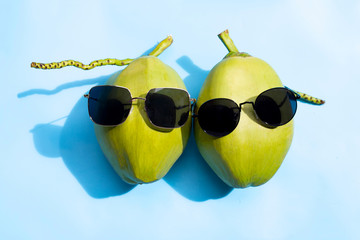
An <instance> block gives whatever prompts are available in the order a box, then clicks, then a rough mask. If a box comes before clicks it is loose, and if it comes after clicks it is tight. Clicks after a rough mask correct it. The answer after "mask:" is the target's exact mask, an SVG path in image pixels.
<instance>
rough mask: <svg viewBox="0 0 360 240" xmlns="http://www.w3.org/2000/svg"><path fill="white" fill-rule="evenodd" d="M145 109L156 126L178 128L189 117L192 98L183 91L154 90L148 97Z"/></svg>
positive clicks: (172, 89) (170, 89)
mask: <svg viewBox="0 0 360 240" xmlns="http://www.w3.org/2000/svg"><path fill="white" fill-rule="evenodd" d="M145 109H146V113H147V114H148V117H149V119H150V121H151V123H152V124H154V125H155V126H157V127H162V128H178V127H181V126H183V125H184V124H185V122H186V121H187V119H188V117H189V111H190V97H189V94H188V93H187V92H186V91H185V90H182V89H175V88H154V89H151V90H150V91H149V92H148V94H147V95H146V101H145Z"/></svg>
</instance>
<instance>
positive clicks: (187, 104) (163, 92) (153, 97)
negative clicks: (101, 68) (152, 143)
mask: <svg viewBox="0 0 360 240" xmlns="http://www.w3.org/2000/svg"><path fill="white" fill-rule="evenodd" d="M84 96H85V97H86V98H88V110H89V116H90V118H91V120H92V121H93V122H94V123H96V124H99V125H103V126H116V125H119V124H121V123H123V122H124V121H125V120H126V118H127V117H128V115H129V113H130V110H131V106H132V102H133V100H135V99H140V100H144V101H145V111H146V113H147V115H148V117H149V120H150V123H151V124H153V125H154V126H156V127H160V128H168V129H173V128H178V127H182V126H183V125H184V124H185V123H186V121H187V119H188V117H189V112H190V111H191V102H192V101H193V99H191V98H190V96H189V93H188V92H187V91H185V90H183V89H178V88H153V89H151V90H150V91H149V92H148V93H147V94H146V97H145V98H142V97H132V96H131V93H130V91H129V89H127V88H125V87H120V86H114V85H101V86H95V87H93V88H91V89H90V91H89V94H85V95H84Z"/></svg>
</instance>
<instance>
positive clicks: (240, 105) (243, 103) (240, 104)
mask: <svg viewBox="0 0 360 240" xmlns="http://www.w3.org/2000/svg"><path fill="white" fill-rule="evenodd" d="M245 104H251V105H252V106H253V107H254V103H253V102H242V103H239V108H240V110H241V107H242V105H245Z"/></svg>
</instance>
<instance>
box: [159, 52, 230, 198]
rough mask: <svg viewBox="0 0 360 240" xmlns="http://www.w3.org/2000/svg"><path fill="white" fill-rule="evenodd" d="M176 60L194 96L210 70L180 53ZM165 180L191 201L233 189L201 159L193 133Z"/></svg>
mask: <svg viewBox="0 0 360 240" xmlns="http://www.w3.org/2000/svg"><path fill="white" fill-rule="evenodd" d="M176 62H177V63H178V64H179V65H180V66H181V67H182V68H183V69H184V70H185V71H186V72H187V73H188V74H189V75H188V76H187V77H186V78H185V79H184V82H185V85H186V87H187V89H188V91H189V93H190V95H191V97H193V98H197V97H198V93H199V92H200V89H201V87H202V85H203V82H204V80H205V78H206V76H207V75H208V74H209V71H206V70H203V69H201V68H199V67H198V66H197V65H195V64H194V63H193V62H192V60H191V59H190V58H189V57H188V56H182V57H180V58H179V59H178V60H177V61H176ZM164 180H165V181H166V182H167V183H168V184H169V185H170V186H171V187H172V188H174V189H175V190H176V191H177V192H178V193H180V194H181V195H183V196H184V197H186V198H188V199H190V200H193V201H206V200H209V199H219V198H222V197H225V196H226V195H228V194H229V193H230V192H231V191H232V190H233V188H231V187H229V186H228V185H226V184H225V183H224V182H223V181H222V180H221V179H220V178H219V177H218V176H217V175H216V174H215V173H214V172H213V171H212V170H211V168H210V167H209V165H208V164H207V163H206V162H205V160H204V159H203V158H202V156H201V154H200V152H199V150H198V149H197V145H196V142H195V138H194V134H193V133H192V134H191V136H190V139H189V142H188V144H187V147H186V149H185V151H184V153H183V154H182V155H181V157H180V158H179V159H178V161H177V162H176V163H175V164H174V166H173V167H172V168H171V170H170V171H169V173H168V174H167V175H166V176H165V177H164Z"/></svg>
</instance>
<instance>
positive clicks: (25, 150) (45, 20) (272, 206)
mask: <svg viewBox="0 0 360 240" xmlns="http://www.w3.org/2000/svg"><path fill="white" fill-rule="evenodd" d="M359 26H360V2H359V1H351V0H349V1H340V0H339V1H336V0H315V1H311V0H302V1H301V0H290V1H285V0H282V1H281V0H276V1H265V0H263V1H229V0H224V1H213V0H207V1H185V0H183V1H181V0H176V1H160V0H156V1H2V0H1V1H0V33H1V35H0V36H1V38H0V39H1V40H0V78H1V84H2V88H1V90H2V91H1V101H0V106H1V107H0V116H1V119H0V123H1V137H0V141H1V142H0V144H1V145H0V146H1V152H2V156H1V158H0V238H1V239H36V240H38V239H76V240H79V239H354V240H355V239H360V233H359V226H360V219H359V216H360V175H359V169H360V161H359V157H358V151H359V149H360V137H359V136H360V127H359V123H358V119H359V117H360V116H359V113H358V112H359V97H358V96H359V93H358V92H359V90H358V88H359V86H360V74H359V67H360V31H359ZM225 29H229V31H230V35H231V37H232V38H233V40H234V42H235V43H236V45H237V47H238V48H239V49H240V50H241V51H246V52H248V53H250V54H251V55H253V56H256V57H259V58H262V59H263V60H265V61H267V62H268V63H269V64H270V65H271V66H272V67H273V68H274V69H275V70H276V72H277V73H278V74H279V76H280V78H281V79H282V81H283V83H284V84H285V85H287V86H289V87H291V88H293V89H296V90H299V91H303V92H307V93H309V94H312V95H315V96H318V97H321V98H324V99H325V100H326V104H325V105H324V106H321V107H318V106H313V105H309V104H303V103H300V104H299V107H298V112H297V115H296V117H295V135H294V139H293V143H292V146H291V148H290V151H289V153H288V155H287V157H286V158H285V160H284V163H283V165H282V166H281V168H280V169H279V171H278V172H277V173H276V175H275V176H274V177H273V178H272V179H271V180H270V181H269V182H268V183H266V184H265V185H263V186H260V187H256V188H248V189H232V188H229V187H227V186H226V185H225V184H224V183H223V182H222V181H221V180H220V179H219V178H217V176H216V175H215V174H214V173H213V172H212V171H211V169H210V168H209V167H208V166H207V164H206V163H205V162H204V160H203V159H202V158H201V156H200V154H199V152H198V150H197V148H196V144H195V140H194V138H193V136H192V137H191V139H190V142H189V144H188V146H187V148H186V150H185V152H184V154H183V155H182V156H181V158H180V159H179V160H178V162H177V163H176V164H175V165H174V166H173V168H172V169H171V171H170V172H169V173H168V175H166V177H165V178H164V179H163V180H160V181H158V182H155V183H152V184H147V185H142V186H135V187H134V186H130V185H127V184H125V183H124V182H122V181H121V180H120V178H119V177H118V176H117V175H116V174H115V173H114V171H113V170H112V168H111V167H110V165H109V164H108V163H107V161H106V159H105V158H104V156H103V154H102V152H101V150H100V148H99V146H98V144H97V141H96V138H95V135H94V132H93V125H92V122H91V121H90V120H89V118H88V115H87V109H86V99H84V98H83V97H82V95H83V94H84V93H85V92H87V91H88V90H89V89H90V88H91V87H92V86H94V85H97V84H101V83H104V82H105V81H106V80H107V79H108V78H109V77H110V76H111V74H113V73H115V72H117V71H119V70H122V69H123V68H121V67H115V66H107V67H101V68H96V69H93V70H91V71H82V70H79V69H76V68H72V67H69V68H64V69H61V70H51V71H42V70H36V69H31V68H30V63H31V62H32V61H39V62H52V61H61V60H64V59H76V60H79V61H82V62H85V63H88V62H90V61H92V60H95V59H102V58H107V57H115V58H120V59H121V58H134V57H137V56H140V55H142V54H143V53H144V52H148V51H149V50H150V49H152V48H153V46H154V45H155V44H156V43H157V42H159V41H160V40H162V39H164V38H165V37H166V36H167V35H168V34H172V35H173V38H174V43H173V45H172V46H171V47H170V48H169V49H167V50H166V51H165V52H164V53H163V54H162V55H161V56H160V59H161V60H162V61H164V62H165V63H167V64H168V65H170V66H171V67H173V68H174V69H175V70H176V71H177V72H178V73H179V74H180V76H181V77H182V78H183V79H184V82H185V84H186V86H187V88H188V90H189V92H190V94H191V95H192V97H197V95H198V93H199V90H200V88H201V85H202V82H203V81H204V79H205V77H206V75H207V73H208V72H209V70H210V69H211V68H212V67H213V66H214V65H215V64H216V63H217V62H218V61H220V60H221V59H222V57H223V56H225V54H226V49H225V47H224V46H223V45H222V43H221V42H220V40H219V39H218V38H217V34H218V33H220V32H221V31H223V30H225Z"/></svg>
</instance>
